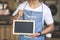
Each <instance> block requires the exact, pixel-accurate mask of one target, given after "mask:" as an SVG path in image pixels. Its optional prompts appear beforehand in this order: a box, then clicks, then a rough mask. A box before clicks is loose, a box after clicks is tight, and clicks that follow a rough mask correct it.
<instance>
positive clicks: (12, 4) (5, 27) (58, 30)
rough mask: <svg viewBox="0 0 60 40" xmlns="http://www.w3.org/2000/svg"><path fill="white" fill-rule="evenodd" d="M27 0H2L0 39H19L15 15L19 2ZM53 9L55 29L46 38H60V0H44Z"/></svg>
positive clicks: (49, 39)
mask: <svg viewBox="0 0 60 40" xmlns="http://www.w3.org/2000/svg"><path fill="white" fill-rule="evenodd" d="M24 1H26V0H0V40H18V36H19V35H14V34H13V32H12V31H13V16H12V14H13V13H14V11H15V10H16V8H17V7H18V5H19V4H21V3H22V2H24ZM43 2H44V3H45V4H46V5H47V6H48V7H49V8H50V9H51V12H52V16H53V19H54V26H55V29H54V31H53V32H52V33H48V34H46V35H45V40H60V0H43Z"/></svg>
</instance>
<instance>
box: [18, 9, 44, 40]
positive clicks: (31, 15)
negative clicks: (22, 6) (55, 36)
mask: <svg viewBox="0 0 60 40" xmlns="http://www.w3.org/2000/svg"><path fill="white" fill-rule="evenodd" d="M23 20H34V21H35V32H41V31H42V30H43V27H44V24H43V12H35V11H29V10H24V13H23ZM18 40H44V35H42V36H39V37H35V38H30V37H28V36H27V37H26V36H25V35H20V36H19V38H18Z"/></svg>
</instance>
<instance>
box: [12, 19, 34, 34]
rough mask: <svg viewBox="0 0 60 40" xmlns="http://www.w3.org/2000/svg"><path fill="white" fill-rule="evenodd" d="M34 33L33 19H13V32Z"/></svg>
mask: <svg viewBox="0 0 60 40" xmlns="http://www.w3.org/2000/svg"><path fill="white" fill-rule="evenodd" d="M33 33H35V21H33V20H14V21H13V34H18V35H30V34H33Z"/></svg>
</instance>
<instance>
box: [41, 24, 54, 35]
mask: <svg viewBox="0 0 60 40" xmlns="http://www.w3.org/2000/svg"><path fill="white" fill-rule="evenodd" d="M53 30H54V24H53V23H52V24H49V25H48V27H47V28H45V29H44V30H43V31H42V32H41V34H47V33H49V32H52V31H53Z"/></svg>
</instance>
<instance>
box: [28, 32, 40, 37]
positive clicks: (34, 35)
mask: <svg viewBox="0 0 60 40" xmlns="http://www.w3.org/2000/svg"><path fill="white" fill-rule="evenodd" d="M39 35H40V33H34V34H31V35H28V36H29V37H31V38H35V37H37V36H39Z"/></svg>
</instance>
